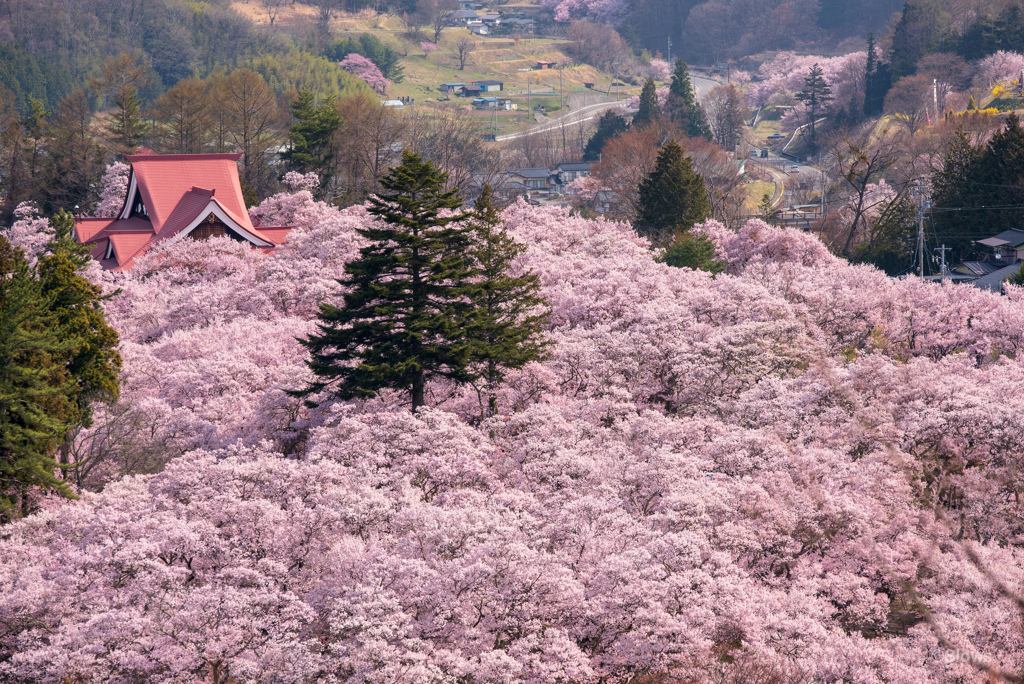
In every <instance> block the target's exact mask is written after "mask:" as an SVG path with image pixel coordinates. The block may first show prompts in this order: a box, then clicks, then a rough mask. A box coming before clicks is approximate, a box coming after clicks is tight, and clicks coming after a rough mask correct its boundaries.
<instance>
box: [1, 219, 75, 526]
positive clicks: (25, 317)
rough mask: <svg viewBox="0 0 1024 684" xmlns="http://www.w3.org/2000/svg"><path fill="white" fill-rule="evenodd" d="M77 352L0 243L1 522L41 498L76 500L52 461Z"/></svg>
mask: <svg viewBox="0 0 1024 684" xmlns="http://www.w3.org/2000/svg"><path fill="white" fill-rule="evenodd" d="M72 347H73V343H72V342H70V341H68V340H64V339H62V335H61V334H60V331H59V329H58V325H57V323H56V321H55V317H54V315H53V314H52V313H51V311H50V308H49V302H48V300H47V297H46V296H45V295H44V294H43V291H42V287H41V285H40V283H39V281H38V280H36V279H35V278H34V277H33V275H32V271H31V269H30V268H29V265H28V262H27V261H26V259H25V256H24V254H23V253H22V252H21V250H19V249H15V248H14V247H12V246H11V244H10V243H9V242H8V241H7V240H6V238H4V237H0V521H6V520H10V519H11V518H14V517H18V516H21V515H25V514H27V513H29V512H30V503H31V497H32V494H33V493H34V492H36V491H38V490H43V491H55V492H57V493H59V494H61V495H63V496H66V497H70V498H73V497H74V492H73V491H72V490H71V487H70V485H69V484H68V483H67V482H66V481H64V480H62V479H60V478H58V477H57V476H56V475H55V474H54V473H55V472H56V471H57V470H58V469H59V468H58V465H57V463H56V460H55V459H54V456H53V455H54V453H55V451H56V449H57V446H58V445H59V444H60V442H61V441H62V440H63V439H64V436H65V435H66V434H67V432H68V430H69V429H70V428H71V427H72V424H73V419H72V415H73V413H74V411H73V410H72V409H71V407H70V402H69V399H68V395H69V393H70V392H71V391H72V385H73V382H74V381H73V379H72V378H71V377H70V375H69V373H68V371H67V369H66V367H65V359H66V358H67V355H68V353H69V351H70V350H71V348H72Z"/></svg>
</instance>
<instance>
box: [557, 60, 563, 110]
mask: <svg viewBox="0 0 1024 684" xmlns="http://www.w3.org/2000/svg"><path fill="white" fill-rule="evenodd" d="M562 68H563V67H558V111H562Z"/></svg>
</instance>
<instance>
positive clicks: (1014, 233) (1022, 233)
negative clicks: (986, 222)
mask: <svg viewBox="0 0 1024 684" xmlns="http://www.w3.org/2000/svg"><path fill="white" fill-rule="evenodd" d="M978 244H979V245H985V246H986V247H1002V246H1007V247H1013V248H1014V249H1016V248H1017V247H1020V246H1021V245H1024V230H1016V229H1015V228H1011V229H1009V230H1004V231H1003V232H1002V233H1000V234H999V235H995V236H993V237H990V238H985V239H984V240H978Z"/></svg>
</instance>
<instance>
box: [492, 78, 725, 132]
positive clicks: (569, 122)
mask: <svg viewBox="0 0 1024 684" xmlns="http://www.w3.org/2000/svg"><path fill="white" fill-rule="evenodd" d="M690 82H691V83H692V84H693V91H694V94H695V95H696V96H697V100H698V101H700V100H703V99H704V98H705V97H707V94H708V91H709V90H711V89H712V88H714V87H715V86H716V85H719V84H718V83H717V82H716V81H712V80H711V79H708V78H703V77H702V76H691V77H690ZM626 99H628V98H625V97H624V98H623V100H626ZM616 107H618V108H622V109H625V104H624V103H623V102H599V103H597V104H592V105H587V106H585V107H581V108H579V109H577V110H575V111H573V112H570V113H569V114H566V115H564V116H560V117H559V118H557V119H552V120H551V121H545V122H544V123H540V124H537V125H536V126H533V127H531V128H528V129H527V130H525V131H519V132H518V133H506V134H505V135H499V136H498V137H497V138H496V140H498V141H503V140H515V139H516V138H523V137H525V136H528V135H536V134H537V133H546V132H547V131H555V130H561V129H562V126H575V125H577V124H582V123H584V122H586V121H592V120H593V119H596V118H597V117H599V116H600V115H601V114H604V112H606V111H607V110H609V109H615V108H616Z"/></svg>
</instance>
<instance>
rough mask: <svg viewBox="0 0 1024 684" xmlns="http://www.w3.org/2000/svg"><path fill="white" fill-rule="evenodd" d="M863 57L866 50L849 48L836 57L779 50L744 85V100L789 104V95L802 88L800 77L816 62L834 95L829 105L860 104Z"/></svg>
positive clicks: (802, 77)
mask: <svg viewBox="0 0 1024 684" xmlns="http://www.w3.org/2000/svg"><path fill="white" fill-rule="evenodd" d="M866 60H867V53H866V52H851V53H849V54H846V55H841V56H838V57H819V56H814V55H797V54H796V53H794V52H780V53H778V54H776V55H775V56H774V57H772V58H771V59H769V60H767V61H766V62H764V63H763V64H762V65H761V67H760V68H759V69H758V74H757V78H756V80H754V81H753V82H751V84H750V87H749V88H748V89H747V102H748V103H749V104H750V106H751V107H762V106H764V105H767V104H769V103H772V104H792V103H793V96H794V95H795V94H796V93H797V92H799V91H800V90H802V89H803V88H804V79H805V78H807V75H808V73H810V70H811V67H812V66H813V65H814V64H817V65H818V66H819V67H821V70H822V77H823V78H824V79H825V81H826V82H827V83H828V84H829V87H830V88H831V90H832V96H833V97H834V98H835V99H834V100H833V101H832V106H833V107H835V108H838V107H844V106H847V105H849V104H851V103H855V102H858V101H859V102H860V103H861V104H863V97H864V69H865V65H866ZM748 80H749V78H748Z"/></svg>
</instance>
